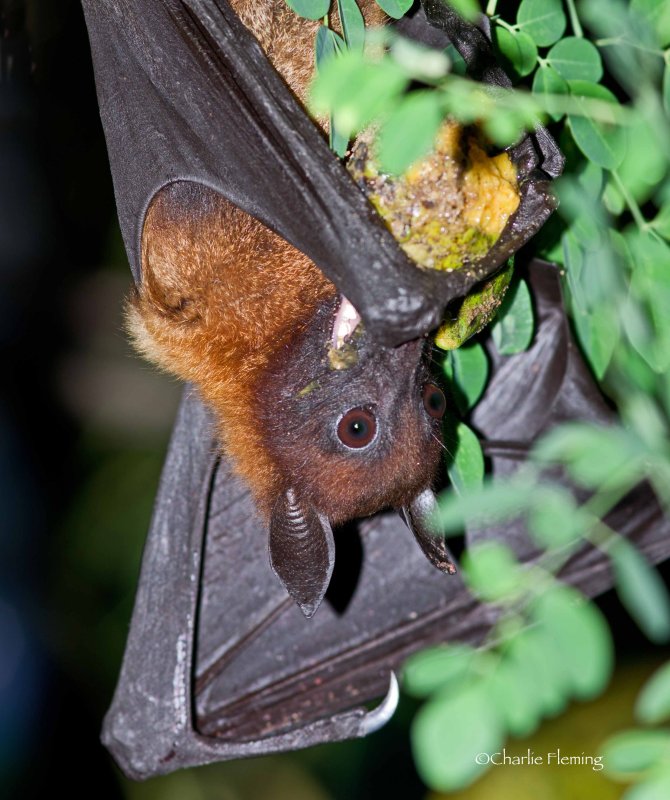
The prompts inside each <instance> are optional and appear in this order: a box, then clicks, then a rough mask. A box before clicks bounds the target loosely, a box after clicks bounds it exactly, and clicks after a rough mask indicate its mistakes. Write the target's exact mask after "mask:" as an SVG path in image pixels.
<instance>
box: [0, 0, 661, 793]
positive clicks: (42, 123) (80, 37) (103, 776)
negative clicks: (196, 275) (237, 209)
mask: <svg viewBox="0 0 670 800" xmlns="http://www.w3.org/2000/svg"><path fill="white" fill-rule="evenodd" d="M0 9H1V11H0V14H1V24H2V39H0V78H1V86H0V120H1V125H0V275H1V277H2V282H1V286H0V342H1V347H2V373H3V378H4V379H3V381H2V390H1V395H0V787H1V788H0V795H2V796H13V795H14V794H16V796H17V797H24V798H25V797H38V796H40V797H41V796H44V794H45V793H46V792H48V791H49V790H50V789H53V788H57V789H58V790H61V791H66V792H68V793H69V794H73V795H77V794H79V793H83V792H86V793H87V794H88V793H90V792H94V793H95V796H96V797H98V798H105V797H113V798H119V797H128V798H149V797H157V798H173V797H174V798H184V799H185V800H189V799H190V798H193V800H199V799H200V798H210V797H211V798H225V799H227V798H231V799H232V798H240V799H243V798H244V799H245V798H260V799H262V798H266V797H267V798H283V797H287V798H288V797H290V798H295V800H300V798H305V799H309V800H320V799H321V798H324V799H325V798H370V797H406V798H420V797H423V796H424V795H425V790H424V789H423V788H422V785H421V783H420V782H419V780H418V778H417V777H416V774H415V773H414V769H413V767H412V762H411V754H410V750H409V734H408V722H409V719H410V718H411V714H412V712H413V710H414V708H413V706H412V704H411V702H409V701H404V702H403V704H402V706H401V709H400V712H399V714H398V715H397V716H396V718H395V719H394V720H393V721H392V723H391V724H390V725H389V726H388V727H387V728H386V729H385V730H384V731H382V732H380V733H379V734H376V735H375V736H373V737H371V738H370V739H368V740H366V741H362V742H352V743H344V744H339V745H331V746H325V747H319V748H315V749H313V750H311V751H309V752H307V753H304V754H288V755H285V756H275V757H271V758H263V759H256V760H251V761H243V762H236V763H233V764H225V765H220V766H214V767H209V768H206V769H199V770H188V771H184V772H181V773H177V774H175V775H173V776H170V777H168V778H164V779H163V778H161V779H154V780H151V781H148V782H147V783H145V784H132V783H130V782H129V781H126V780H125V779H124V778H123V777H122V776H121V775H120V773H119V771H118V770H117V769H116V767H115V766H114V765H113V763H112V761H111V759H110V758H109V757H108V755H107V753H106V752H105V751H104V749H103V748H102V747H101V745H100V744H99V741H98V734H99V729H100V725H101V720H102V716H103V714H104V712H105V709H106V706H107V705H108V703H109V700H110V698H111V693H112V691H113V687H114V682H115V679H116V674H117V671H118V667H119V663H120V659H121V653H122V648H123V642H124V639H125V632H126V628H127V624H128V620H129V617H130V611H131V608H132V597H133V592H134V584H135V581H136V578H137V573H138V569H139V561H140V556H141V549H142V542H143V539H144V535H145V532H146V529H147V526H148V522H149V516H150V513H151V506H152V501H153V495H154V492H155V489H156V486H157V483H158V478H159V473H160V466H161V462H162V458H163V454H164V451H165V447H166V444H167V438H168V436H169V431H170V427H171V424H172V419H173V415H174V411H175V409H176V404H177V402H178V398H179V393H180V387H179V386H178V385H177V384H176V382H174V381H172V380H171V379H169V378H167V377H164V376H159V375H157V374H156V373H155V372H154V371H152V370H151V369H150V368H149V367H148V366H146V365H144V364H143V363H142V362H141V361H140V360H139V359H138V358H136V357H135V356H134V355H133V354H132V352H131V350H130V347H129V346H128V344H127V341H126V337H125V334H124V332H123V297H124V295H125V294H126V292H127V290H128V287H129V285H130V273H129V271H128V265H127V261H126V257H125V253H124V251H123V248H122V244H121V239H120V234H119V231H118V226H117V223H116V219H115V211H114V201H113V194H112V186H111V178H110V174H109V167H108V164H107V157H106V152H105V144H104V139H103V135H102V129H101V126H100V122H99V118H98V113H97V105H96V98H95V87H94V83H93V75H92V69H91V63H90V56H89V52H88V42H87V37H86V31H85V27H84V21H83V15H82V12H81V9H80V7H79V4H78V2H76V0H57V1H56V0H33V1H32V2H28V1H27V0H2V2H0ZM603 607H604V608H605V609H606V610H607V611H608V614H609V616H610V620H611V621H612V623H613V626H614V631H615V634H616V636H617V644H618V649H619V653H620V656H621V659H620V662H621V664H622V666H621V667H620V669H619V671H618V673H617V677H616V679H615V682H614V685H613V688H612V689H611V690H610V692H609V693H608V695H607V696H606V697H605V698H604V699H602V700H600V701H597V702H596V703H595V704H581V705H580V706H575V707H574V708H573V709H572V710H571V712H570V713H569V714H568V715H567V716H565V717H562V718H561V719H559V720H557V721H556V722H554V723H549V724H547V725H545V726H544V727H543V729H542V731H541V732H540V733H539V734H537V735H536V736H535V737H533V739H531V740H529V742H520V743H516V744H514V745H513V747H516V749H517V750H519V751H520V752H525V749H526V747H527V746H531V747H532V748H533V749H535V751H536V752H540V753H541V752H543V749H544V751H545V752H546V749H547V748H552V749H554V748H555V747H556V746H558V745H560V744H561V743H562V742H564V743H565V747H566V748H571V751H572V752H580V751H582V750H583V751H585V752H590V753H595V751H596V748H597V745H598V743H599V742H600V741H602V739H603V738H604V736H605V735H607V734H608V733H610V732H612V731H613V730H615V729H617V728H618V727H621V726H623V725H626V724H628V722H629V719H630V704H631V701H632V698H633V697H634V693H635V689H636V687H637V686H638V685H639V683H640V682H641V680H642V679H643V677H644V675H645V674H647V673H648V672H649V671H650V669H652V668H653V666H654V665H655V664H657V663H658V662H659V660H660V658H661V656H662V653H660V652H659V651H658V650H652V649H651V648H650V647H649V646H648V645H647V644H646V643H645V642H644V641H643V640H642V639H641V637H640V636H639V635H638V634H637V633H636V631H635V630H634V628H633V626H632V625H631V624H630V623H629V622H628V621H627V618H626V616H625V615H624V614H623V613H621V611H620V609H619V607H618V604H617V602H616V600H615V599H614V598H612V597H609V598H606V599H605V601H604V603H603ZM455 724H458V722H457V721H455ZM520 774H521V773H519V772H518V771H517V772H516V773H515V772H514V771H513V770H509V769H508V770H507V771H506V772H504V771H500V770H499V771H498V772H497V773H496V772H495V771H494V773H491V774H490V775H489V776H488V777H487V779H486V780H485V781H482V782H481V783H480V784H478V785H477V786H476V787H475V788H474V789H473V790H472V791H471V792H469V793H468V795H467V796H468V797H481V798H492V797H505V796H508V794H509V795H511V793H512V792H514V794H515V796H517V797H520V798H523V797H525V796H528V797H537V796H546V797H553V796H556V797H562V796H566V795H567V794H568V793H570V794H571V795H572V796H575V797H576V796H579V794H580V793H581V792H585V793H588V795H589V796H590V797H617V796H618V795H619V793H620V789H619V788H618V787H615V786H614V785H612V784H609V783H608V782H607V781H605V779H604V778H603V777H602V774H600V773H598V774H595V775H594V774H593V773H590V772H589V771H588V769H586V768H569V769H568V768H564V769H563V770H562V771H559V770H554V771H553V772H552V771H551V770H546V769H545V770H543V771H536V772H534V773H532V774H531V773H530V772H527V773H524V777H523V780H521V781H519V780H518V778H519V776H520ZM5 790H8V795H6V794H5ZM463 796H465V795H463ZM585 796H586V795H585Z"/></svg>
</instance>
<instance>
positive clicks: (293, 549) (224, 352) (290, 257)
mask: <svg viewBox="0 0 670 800" xmlns="http://www.w3.org/2000/svg"><path fill="white" fill-rule="evenodd" d="M142 275H143V280H142V284H141V286H140V287H139V289H138V291H137V293H136V295H135V298H134V301H133V302H132V304H131V306H130V309H131V311H130V326H131V329H132V332H133V334H134V337H135V341H136V342H137V344H138V346H139V347H140V348H141V349H142V350H143V351H144V352H145V353H146V354H147V355H148V356H149V357H150V358H151V359H152V360H153V361H155V362H156V363H158V364H160V365H161V366H163V367H164V368H166V369H167V370H169V371H171V372H173V373H175V374H177V375H178V376H179V377H181V378H184V379H185V380H188V381H191V382H192V383H193V384H194V385H196V386H197V387H198V390H199V393H200V396H201V397H202V398H203V400H204V401H205V403H206V404H207V405H208V406H209V407H210V408H211V409H212V410H213V412H214V416H215V419H216V431H217V435H218V439H219V442H220V443H221V444H222V447H223V450H224V452H225V453H226V455H227V456H228V457H229V458H230V459H231V461H232V463H234V464H235V471H236V473H237V474H238V475H239V476H241V477H242V479H243V480H244V481H245V483H246V484H247V486H249V488H250V490H251V492H252V494H253V496H254V499H255V501H256V505H257V507H258V509H259V511H260V512H261V513H262V514H263V517H264V518H265V519H266V520H268V523H269V551H270V559H271V563H272V566H273V568H274V570H275V572H276V573H277V575H278V576H279V577H280V578H281V580H282V581H283V583H284V585H285V586H286V588H287V590H288V591H289V593H290V594H291V596H292V597H293V598H294V599H295V600H296V601H297V602H298V604H299V606H300V608H301V609H302V610H303V612H304V613H305V615H306V616H311V615H312V614H313V613H314V612H315V610H316V608H317V606H318V605H319V603H320V602H321V599H322V597H323V595H324V593H325V591H326V588H327V586H328V583H329V582H330V576H331V574H332V569H333V565H334V550H335V545H334V539H333V532H332V528H331V526H333V525H338V524H342V523H344V522H347V521H348V520H350V519H353V518H356V517H366V516H370V515H371V514H373V513H375V512H376V511H379V510H380V509H381V508H385V507H387V506H394V507H397V508H402V509H403V510H404V516H405V518H406V519H407V521H408V524H409V526H410V528H411V529H412V531H413V533H414V535H415V536H416V538H417V541H418V542H419V544H420V545H421V547H422V549H423V551H424V552H425V553H426V555H427V556H428V557H429V559H430V560H431V561H432V563H433V564H435V565H436V566H438V567H440V568H442V569H445V570H447V571H453V566H452V564H451V562H450V561H449V558H448V555H447V553H446V548H445V545H444V542H443V540H441V539H438V538H436V537H434V536H433V535H431V534H430V533H429V532H428V529H427V525H426V524H425V523H424V517H425V516H426V515H427V514H428V513H430V511H431V509H432V506H433V504H434V500H433V497H432V491H431V489H432V483H433V482H434V479H435V473H436V471H437V468H438V465H439V460H440V454H441V430H440V429H441V424H440V420H441V417H442V414H443V412H444V410H445V407H446V400H445V397H444V394H443V393H442V391H441V389H440V388H439V387H438V386H437V385H436V384H435V383H434V382H433V380H432V379H431V377H430V374H429V371H428V367H427V363H426V358H425V356H424V352H425V350H426V348H425V345H426V344H427V341H426V340H425V339H423V338H421V339H417V340H414V341H412V342H410V343H407V344H404V345H401V346H399V347H395V348H386V347H382V346H379V345H377V344H376V343H375V342H374V340H373V339H372V338H371V337H370V335H369V334H368V333H367V331H365V330H358V329H357V326H356V317H357V313H356V312H355V310H353V307H352V306H351V304H350V303H349V302H348V301H347V300H346V299H343V298H341V297H340V296H339V295H338V293H337V290H336V289H335V287H334V286H333V285H332V284H331V283H330V282H329V281H328V280H326V279H325V278H324V277H323V274H322V273H321V272H320V271H319V270H318V269H317V267H316V266H315V265H314V264H313V262H311V261H310V260H309V259H308V258H307V257H306V256H304V255H303V254H301V253H300V252H299V251H298V250H296V249H295V248H294V247H293V246H291V245H290V244H288V243H287V242H286V241H285V240H284V239H282V238H281V237H279V236H277V234H275V233H273V232H272V231H270V230H268V229H267V228H266V227H265V226H264V225H262V223H259V222H257V221H256V220H254V219H253V218H252V217H250V216H249V215H248V214H246V213H245V212H243V211H240V210H239V209H237V208H235V207H234V206H233V205H232V204H230V203H229V202H227V201H226V200H223V199H222V198H220V197H219V196H218V195H217V194H216V193H215V192H213V191H211V190H209V189H207V188H206V187H200V186H197V185H195V184H192V183H173V184H170V185H169V186H168V187H166V188H165V189H163V190H162V191H161V192H160V193H159V194H158V195H157V196H156V198H155V199H154V201H153V202H152V204H151V206H150V208H149V210H148V212H147V216H146V219H145V223H144V233H143V241H142ZM338 342H341V343H342V344H340V345H339V346H338ZM338 347H339V352H338ZM342 352H346V356H345V357H343V356H342V355H341V353H342ZM333 359H335V360H334V361H333ZM343 362H344V363H343Z"/></svg>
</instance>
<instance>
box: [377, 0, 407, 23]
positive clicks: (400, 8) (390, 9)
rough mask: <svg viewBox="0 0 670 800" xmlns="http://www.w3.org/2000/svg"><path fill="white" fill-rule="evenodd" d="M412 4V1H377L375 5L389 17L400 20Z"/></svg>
mask: <svg viewBox="0 0 670 800" xmlns="http://www.w3.org/2000/svg"><path fill="white" fill-rule="evenodd" d="M413 2H414V0H377V5H378V6H379V7H380V8H381V10H382V11H384V12H385V13H386V14H388V15H389V17H393V19H400V17H403V16H404V15H405V14H406V13H407V12H408V11H409V10H410V8H411V7H412V3H413Z"/></svg>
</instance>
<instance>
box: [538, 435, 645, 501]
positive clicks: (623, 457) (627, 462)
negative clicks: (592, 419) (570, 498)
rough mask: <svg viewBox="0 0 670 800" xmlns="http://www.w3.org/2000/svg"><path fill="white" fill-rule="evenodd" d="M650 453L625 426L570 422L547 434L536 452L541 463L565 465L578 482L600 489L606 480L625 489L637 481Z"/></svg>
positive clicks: (609, 484) (609, 483) (611, 484)
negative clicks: (642, 463) (644, 460)
mask: <svg viewBox="0 0 670 800" xmlns="http://www.w3.org/2000/svg"><path fill="white" fill-rule="evenodd" d="M646 452H647V451H646V449H645V448H644V446H643V445H642V443H641V442H640V441H639V440H638V439H637V438H636V437H635V436H634V435H633V434H631V433H630V432H629V431H627V430H624V429H623V428H617V427H614V426H611V427H607V428H606V427H602V426H600V425H594V424H589V423H584V422H566V423H564V424H563V425H561V426H560V427H558V428H554V429H553V430H552V431H551V432H550V433H548V434H547V435H546V436H544V437H543V438H542V439H541V440H540V442H539V443H538V445H537V446H536V447H535V449H534V453H533V454H534V457H535V458H536V459H537V460H538V461H540V462H543V461H544V462H559V463H563V464H565V465H566V467H567V470H568V472H569V473H570V475H571V476H572V477H573V478H574V479H575V480H576V481H577V483H579V484H581V485H582V486H585V487H587V488H589V489H597V488H599V487H600V486H601V485H602V484H604V483H607V484H608V486H612V487H613V486H617V487H621V488H625V487H627V486H628V485H630V484H631V483H636V482H637V481H638V480H639V479H640V478H641V477H642V476H641V475H640V472H639V470H640V460H641V459H642V458H643V457H644V456H645V455H646Z"/></svg>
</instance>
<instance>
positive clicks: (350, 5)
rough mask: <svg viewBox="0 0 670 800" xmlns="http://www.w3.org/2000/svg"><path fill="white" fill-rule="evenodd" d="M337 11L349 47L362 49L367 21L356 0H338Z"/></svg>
mask: <svg viewBox="0 0 670 800" xmlns="http://www.w3.org/2000/svg"><path fill="white" fill-rule="evenodd" d="M337 11H338V14H339V15H340V20H341V22H342V31H343V32H344V40H345V42H346V43H347V47H349V48H350V49H351V50H362V49H363V45H364V44H365V21H364V20H363V15H362V14H361V10H360V8H359V7H358V4H357V3H356V0H337Z"/></svg>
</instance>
